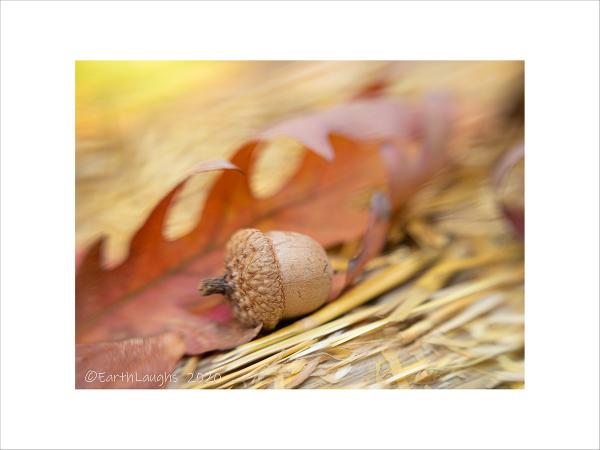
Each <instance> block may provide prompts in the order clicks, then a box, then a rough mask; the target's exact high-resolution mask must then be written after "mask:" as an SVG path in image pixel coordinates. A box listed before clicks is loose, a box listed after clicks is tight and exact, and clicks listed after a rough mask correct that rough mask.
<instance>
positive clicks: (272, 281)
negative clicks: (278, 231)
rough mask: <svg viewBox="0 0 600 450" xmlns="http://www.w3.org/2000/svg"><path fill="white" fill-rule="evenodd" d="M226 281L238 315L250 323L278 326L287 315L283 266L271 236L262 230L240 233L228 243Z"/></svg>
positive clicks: (271, 326)
mask: <svg viewBox="0 0 600 450" xmlns="http://www.w3.org/2000/svg"><path fill="white" fill-rule="evenodd" d="M225 261H226V268H227V271H226V273H225V282H226V283H227V284H228V285H229V286H230V287H231V291H230V292H228V297H229V299H230V301H231V304H232V307H233V309H234V312H235V314H236V316H237V318H238V319H239V320H240V321H241V322H242V323H244V324H245V325H248V326H256V325H259V324H261V323H262V324H263V326H264V327H265V328H267V329H269V328H273V327H275V325H277V322H279V320H280V319H281V317H282V316H283V311H284V309H285V294H284V289H283V280H282V278H281V267H280V265H279V260H278V258H277V256H276V254H275V250H274V248H273V243H272V241H271V239H270V238H269V237H268V236H266V235H265V234H264V233H262V232H261V231H259V230H255V229H244V230H240V231H238V232H236V233H235V234H234V235H233V236H232V237H231V239H230V240H229V242H228V244H227V253H226V257H225Z"/></svg>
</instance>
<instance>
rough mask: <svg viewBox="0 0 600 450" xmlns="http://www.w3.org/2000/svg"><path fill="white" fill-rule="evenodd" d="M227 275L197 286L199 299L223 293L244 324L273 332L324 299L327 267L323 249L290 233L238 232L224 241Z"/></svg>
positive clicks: (327, 286)
mask: <svg viewBox="0 0 600 450" xmlns="http://www.w3.org/2000/svg"><path fill="white" fill-rule="evenodd" d="M225 266H226V272H225V275H223V276H222V277H220V278H209V279H206V280H203V281H201V282H200V286H199V287H198V289H199V291H200V293H201V294H202V295H211V294H223V295H225V296H226V297H227V299H228V300H229V302H230V304H231V305H232V308H233V311H234V313H235V315H236V317H237V319H238V320H239V321H240V322H242V323H243V324H244V325H246V326H250V327H254V326H257V325H259V324H262V325H263V327H264V328H266V329H272V328H274V327H275V325H277V323H278V322H279V321H280V320H281V319H289V318H293V317H297V316H301V315H304V314H308V313H310V312H312V311H314V310H316V309H317V308H319V307H320V306H322V305H323V304H324V303H325V302H326V301H327V299H328V297H329V293H330V290H331V276H332V271H331V266H330V265H329V260H328V259H327V254H326V253H325V250H323V247H321V245H319V243H317V242H316V241H315V240H313V239H311V238H310V237H308V236H306V235H303V234H300V233H294V232H290V231H269V232H267V233H263V232H261V231H259V230H255V229H242V230H239V231H237V232H236V233H235V234H234V235H233V236H232V237H231V239H230V240H229V242H228V243H227V248H226V255H225Z"/></svg>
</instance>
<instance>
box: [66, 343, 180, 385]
mask: <svg viewBox="0 0 600 450" xmlns="http://www.w3.org/2000/svg"><path fill="white" fill-rule="evenodd" d="M184 350H185V344H184V342H183V340H182V339H181V337H180V336H179V335H178V334H176V333H162V334H160V335H157V336H148V337H141V338H132V339H127V340H124V341H117V342H98V343H94V344H79V345H76V346H75V364H76V375H75V387H76V388H78V389H102V388H105V389H108V388H161V387H166V385H168V384H169V383H170V382H171V381H174V380H172V379H171V378H172V375H171V370H172V369H173V366H174V365H175V364H176V363H177V361H178V360H179V358H181V357H182V356H183V353H184Z"/></svg>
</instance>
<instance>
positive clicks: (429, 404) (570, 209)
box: [1, 2, 599, 448]
mask: <svg viewBox="0 0 600 450" xmlns="http://www.w3.org/2000/svg"><path fill="white" fill-rule="evenodd" d="M1 25H2V26H1V33H2V36H1V37H2V40H1V53H2V81H1V82H2V98H1V102H2V103H1V105H2V111H1V112H2V141H1V144H2V169H1V170H2V197H1V200H2V291H1V292H2V302H1V307H2V318H1V320H2V396H1V397H2V400H1V401H2V433H1V435H2V447H3V448H7V447H10V448H17V447H23V448H25V447H28V448H32V447H45V448H48V447H60V448H72V447H80V448H85V447H96V448H98V447H99V448H109V447H117V446H118V447H138V448H139V447H146V448H166V447H170V448H176V447H181V448H183V447H185V448H188V447H190V448H191V447H213V448H223V447H253V448H257V447H262V448H272V447H279V446H281V447H286V446H290V447H296V448H297V447H337V448H342V447H345V448H365V447H369V448H374V447H408V448H431V447H439V448H454V447H461V448H473V447H495V448H509V447H520V448H526V447H538V448H539V447H543V448H566V447H569V448H588V447H589V448H592V447H596V448H597V447H598V445H599V444H598V420H599V417H598V152H599V150H598V149H599V147H598V120H599V117H598V3H597V2H584V3H577V2H566V3H562V2H546V3H545V2H506V3H504V2H500V3H496V2H478V3H474V2H466V3H451V2H423V3H409V2H399V3H394V2H381V3H377V2H368V3H361V2H347V3H345V2H306V3H292V2H282V3H278V2H266V3H251V2H240V3H234V2H224V3H220V4H219V3H209V2H203V3H193V2H167V3H159V2H148V3H143V2H108V3H96V2H64V3H52V2H40V3H36V2H2V24H1ZM144 58H146V59H271V58H272V59H305V58H306V59H525V60H526V71H527V75H526V79H527V87H526V99H527V100H526V108H527V142H526V149H527V150H526V152H527V175H526V176H527V184H526V193H527V194H526V195H527V198H526V204H527V267H526V273H527V275H526V304H527V319H526V321H527V358H526V360H527V362H526V367H527V386H526V389H525V390H524V391H516V392H498V391H487V392H486V391H470V392H462V391H452V392H450V391H435V392H406V391H402V392H391V391H360V392H349V391H344V392H329V391H313V392H281V391H280V392H268V393H254V392H235V393H231V392H210V393H208V392H206V393H205V392H187V391H185V392H182V391H179V392H133V391H129V392H118V391H111V392H84V391H74V390H73V389H72V388H73V370H74V369H73V367H74V361H73V350H72V348H73V347H72V341H73V303H74V292H73V266H74V258H73V255H74V239H73V236H74V211H73V205H74V183H73V174H74V158H73V148H74V111H73V98H74V95H73V94H74V92H73V87H74V84H73V83H74V64H73V61H74V60H75V59H144Z"/></svg>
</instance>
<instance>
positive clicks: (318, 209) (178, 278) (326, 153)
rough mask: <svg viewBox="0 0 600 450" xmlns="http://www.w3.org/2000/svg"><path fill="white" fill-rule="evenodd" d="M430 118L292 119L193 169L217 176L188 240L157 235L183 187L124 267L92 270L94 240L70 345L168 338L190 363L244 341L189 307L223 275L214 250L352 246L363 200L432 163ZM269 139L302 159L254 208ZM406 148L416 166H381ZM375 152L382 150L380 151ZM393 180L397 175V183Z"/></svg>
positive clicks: (370, 104) (199, 304)
mask: <svg viewBox="0 0 600 450" xmlns="http://www.w3.org/2000/svg"><path fill="white" fill-rule="evenodd" d="M442 111H444V110H443V109H440V108H438V109H431V108H430V109H428V108H424V109H419V108H414V107H407V106H404V105H402V104H400V103H396V102H393V101H391V100H385V99H384V100H382V99H375V100H361V101H358V102H353V103H351V104H348V105H344V106H340V107H337V108H334V109H333V110H330V111H325V112H320V113H315V114H312V115H307V116H303V117H300V118H296V119H292V120H290V121H288V122H285V123H283V124H281V125H278V126H276V127H274V128H272V129H270V130H267V131H265V132H264V133H262V134H261V135H260V137H259V139H257V140H255V141H251V142H248V143H246V144H245V145H243V146H242V147H241V148H239V149H238V151H237V152H236V153H235V155H234V157H233V158H232V160H231V162H230V163H225V162H221V163H211V164H210V165H204V166H201V167H200V168H199V169H198V170H199V171H203V170H204V171H205V170H215V169H226V170H225V171H224V172H223V173H222V174H220V175H219V177H218V178H217V180H216V182H215V183H214V185H213V186H212V188H211V190H210V192H209V195H208V197H207V200H206V203H205V205H204V209H203V212H202V214H201V217H200V220H199V222H198V224H197V225H196V227H195V228H194V229H192V230H191V231H190V232H189V233H188V234H186V235H184V236H182V237H181V238H178V239H176V240H171V241H168V240H166V239H165V237H164V234H163V228H164V224H165V218H166V216H167V214H168V211H169V208H170V207H171V205H172V203H173V201H174V200H175V198H176V195H177V193H178V192H179V191H180V190H181V189H182V187H183V186H184V185H185V183H186V181H187V180H188V179H189V177H187V178H185V179H184V180H183V181H182V182H180V183H179V184H178V185H177V186H176V187H175V188H173V189H172V190H171V192H169V193H168V194H167V195H166V196H165V197H164V198H163V199H162V200H161V201H160V202H159V203H158V205H157V206H156V207H155V208H154V210H153V211H152V212H151V213H150V215H149V217H148V219H147V220H146V222H145V223H144V224H143V226H142V227H141V228H140V229H139V230H138V232H137V233H136V234H135V236H134V237H133V238H132V240H131V244H130V248H129V255H128V257H127V258H126V260H125V261H123V262H122V263H121V264H119V265H118V266H116V267H112V268H107V267H104V265H103V262H102V254H103V245H104V241H103V240H102V239H101V240H99V241H98V242H97V243H96V244H95V245H93V246H92V247H91V248H90V249H89V250H88V251H87V253H86V254H85V256H84V257H83V259H82V260H81V261H80V262H79V264H78V270H77V274H76V328H77V329H76V340H77V342H78V343H80V344H85V343H93V342H102V341H117V340H125V339H131V338H136V337H141V336H152V335H156V334H159V333H163V332H168V331H171V332H177V333H178V334H180V335H181V336H182V338H183V340H184V342H185V352H186V353H188V354H199V353H203V352H207V351H210V350H216V349H226V348H231V347H234V346H236V345H238V344H241V343H243V342H247V341H248V340H250V339H252V338H253V337H254V336H255V335H256V334H257V333H258V332H259V328H254V329H247V328H244V327H242V326H241V325H240V324H239V323H238V322H237V321H235V320H234V319H233V316H232V311H231V309H230V307H229V305H228V304H227V302H226V301H225V300H224V299H223V298H222V297H221V296H218V295H215V296H211V297H208V298H201V297H200V296H198V294H197V292H196V286H197V284H198V281H199V280H200V279H202V278H204V277H209V276H216V275H218V274H220V273H221V272H222V271H223V270H224V269H223V254H224V246H225V243H226V241H227V239H228V238H229V237H230V235H231V234H232V233H233V232H234V231H236V230H237V229H239V228H243V227H255V228H259V229H261V230H265V231H266V230H270V229H279V230H291V231H297V232H300V233H305V234H307V235H309V236H311V237H313V238H314V239H316V240H317V241H319V242H320V243H321V244H322V245H324V246H332V245H335V244H338V243H342V242H345V241H347V240H350V239H357V238H359V237H360V236H361V235H363V233H364V232H365V230H366V229H367V227H368V219H369V214H368V209H369V208H368V203H369V199H370V198H371V196H372V194H373V193H374V192H378V191H387V192H389V194H390V196H391V197H392V198H395V199H400V198H404V197H406V196H407V195H409V193H410V192H408V191H414V189H416V188H417V187H418V185H419V184H420V183H422V182H423V180H426V179H427V177H430V176H431V175H432V173H433V172H434V171H435V170H437V168H438V167H439V165H440V164H441V162H442V161H443V158H444V154H445V143H446V140H445V139H444V137H445V133H447V132H449V123H446V122H450V121H451V119H450V116H443V115H442ZM444 120H445V121H444ZM281 134H285V135H288V136H291V137H293V138H296V139H298V140H299V141H300V142H302V143H303V144H304V145H305V146H306V147H308V148H309V149H310V150H312V151H311V152H307V153H306V155H305V158H304V160H303V163H302V164H301V166H300V168H299V170H298V171H297V173H296V174H295V175H294V176H293V177H292V178H291V180H290V181H289V182H288V184H287V185H286V186H284V188H283V189H281V190H280V191H279V192H278V193H277V194H275V195H273V196H271V197H268V198H260V199H259V198H255V197H254V196H253V194H252V192H251V189H250V187H249V182H248V176H247V175H249V174H250V173H251V172H252V165H253V161H254V157H255V154H256V150H257V149H258V148H260V147H262V146H263V145H265V143H266V141H265V139H268V138H273V137H276V136H279V135H281ZM408 142H410V143H411V149H412V150H413V151H416V152H417V153H416V155H412V156H411V158H412V161H413V162H414V161H417V163H418V164H416V165H415V164H411V165H409V166H407V167H393V166H394V165H395V164H399V162H400V161H404V160H405V157H404V156H401V155H400V156H399V155H397V154H396V153H398V154H402V153H404V152H406V148H407V147H406V146H402V145H398V143H408ZM385 143H392V144H393V145H392V144H390V145H391V146H386V147H385V148H386V150H385V151H384V150H381V148H382V145H383V144H385ZM380 151H381V152H380ZM382 153H383V157H382ZM420 153H427V154H426V155H422V154H420ZM231 169H236V170H231ZM390 176H391V177H392V179H391V180H390ZM394 176H400V177H402V178H403V180H402V183H401V184H399V183H398V182H397V180H394V179H393V177H394ZM398 190H401V191H402V192H398ZM376 247H377V246H375V247H374V248H376Z"/></svg>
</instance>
